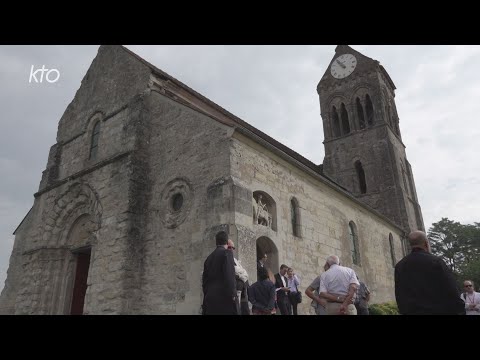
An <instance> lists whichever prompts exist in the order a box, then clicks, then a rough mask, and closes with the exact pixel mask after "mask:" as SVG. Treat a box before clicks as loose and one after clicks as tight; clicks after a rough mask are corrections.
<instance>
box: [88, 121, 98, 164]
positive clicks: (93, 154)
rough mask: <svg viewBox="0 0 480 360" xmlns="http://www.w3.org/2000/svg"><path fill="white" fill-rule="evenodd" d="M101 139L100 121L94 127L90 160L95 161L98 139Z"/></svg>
mask: <svg viewBox="0 0 480 360" xmlns="http://www.w3.org/2000/svg"><path fill="white" fill-rule="evenodd" d="M99 137H100V121H97V123H96V124H95V126H94V127H93V132H92V142H91V144H90V157H89V159H91V160H95V159H96V158H97V152H98V138H99Z"/></svg>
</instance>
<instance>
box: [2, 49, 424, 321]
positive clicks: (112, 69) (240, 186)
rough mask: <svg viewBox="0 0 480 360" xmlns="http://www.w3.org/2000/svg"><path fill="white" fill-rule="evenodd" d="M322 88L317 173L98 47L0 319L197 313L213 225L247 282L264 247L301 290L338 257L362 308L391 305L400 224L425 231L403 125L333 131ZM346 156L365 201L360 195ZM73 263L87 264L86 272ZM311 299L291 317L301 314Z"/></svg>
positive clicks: (204, 102)
mask: <svg viewBox="0 0 480 360" xmlns="http://www.w3.org/2000/svg"><path fill="white" fill-rule="evenodd" d="M342 49H343V50H345V48H341V50H342ZM337 50H338V48H337ZM346 51H351V52H353V51H354V50H353V49H350V48H348V49H346ZM355 54H357V53H356V52H355ZM360 55H361V54H360ZM360 55H358V56H360ZM356 56H357V55H356ZM362 56H363V55H362ZM367 59H368V58H367ZM358 71H359V72H362V71H363V70H362V68H359V69H358ZM369 71H370V70H369ZM366 72H367V75H364V76H365V79H367V78H369V77H372V76H374V75H373V74H371V73H369V72H368V71H366ZM368 74H369V75H368ZM362 76H363V75H362ZM377 76H378V75H377ZM352 79H354V78H352ZM322 81H324V80H322ZM322 81H321V85H320V87H319V89H320V90H319V92H320V96H321V97H320V99H321V108H322V117H323V119H324V128H325V148H326V158H325V163H324V166H323V168H322V166H318V165H316V164H313V163H311V162H309V161H308V160H307V159H305V158H303V157H302V156H300V155H299V154H297V153H295V152H293V151H292V150H290V149H288V148H287V147H285V146H284V145H282V144H280V143H278V142H277V141H275V140H274V139H272V138H270V137H269V136H268V135H266V134H264V133H262V132H260V131H259V130H258V129H255V128H254V127H252V126H251V125H249V124H248V123H246V122H244V121H243V120H241V119H239V118H237V117H236V116H234V115H233V114H231V113H229V112H228V111H226V110H224V109H223V108H221V107H220V106H218V105H216V104H214V103H213V102H211V101H210V100H208V99H206V98H205V97H203V96H202V95H200V94H198V93H197V92H195V91H194V90H192V89H190V88H189V87H188V86H186V85H184V84H183V83H181V82H180V81H178V80H176V79H175V78H173V77H171V76H170V75H168V74H166V73H164V72H163V71H161V70H159V69H157V68H155V67H154V66H153V65H151V64H149V63H147V62H146V61H144V60H143V59H141V58H139V57H138V56H137V55H135V54H133V53H132V52H130V51H129V50H127V49H125V48H123V47H122V46H101V47H100V48H99V51H98V55H97V57H96V58H95V59H94V60H93V62H92V65H91V66H90V68H89V70H88V72H87V74H86V75H85V77H84V79H83V80H82V84H81V86H80V88H79V90H78V91H77V93H76V95H75V97H74V99H73V101H72V102H71V103H70V105H69V106H68V107H67V109H66V110H65V113H64V114H63V116H62V118H61V119H60V122H59V127H58V135H57V142H56V144H54V145H53V146H52V148H51V150H50V154H49V158H48V162H47V166H46V170H45V171H44V173H43V176H42V180H41V183H40V186H39V190H38V192H37V193H36V194H35V200H34V204H33V207H32V209H31V210H30V211H29V213H28V214H27V216H26V217H25V219H24V220H23V221H22V222H21V224H20V225H19V227H18V228H17V230H16V232H15V243H14V248H13V251H12V254H11V257H10V266H9V269H8V274H7V280H6V281H5V287H4V289H3V291H2V293H1V295H0V313H3V314H70V313H71V312H72V311H73V310H72V309H73V307H74V305H73V304H75V303H76V304H80V306H82V308H83V313H84V314H198V313H199V309H200V304H201V301H202V291H201V272H202V270H203V262H204V260H205V258H206V257H207V256H208V254H209V253H210V252H211V251H212V250H213V248H214V236H215V234H216V232H218V231H219V230H222V229H223V230H226V231H228V232H229V234H230V236H231V237H232V239H233V240H234V241H235V242H236V244H237V250H236V251H237V254H236V255H237V257H238V258H239V259H240V260H241V261H242V264H243V265H244V267H245V268H246V269H247V271H248V273H249V274H250V278H251V279H250V282H251V283H253V282H254V281H256V260H257V256H258V253H259V252H267V253H268V254H269V263H268V265H269V266H270V267H271V270H272V271H273V272H275V273H276V272H278V266H279V265H280V264H282V263H285V264H287V265H289V266H292V267H294V268H295V270H296V273H297V274H298V275H299V276H300V278H301V280H302V284H301V286H300V291H302V292H303V291H305V288H306V287H307V286H308V285H309V284H310V282H311V281H312V280H313V279H314V278H315V277H316V276H318V275H319V274H320V273H321V272H322V271H323V270H322V267H323V264H324V262H325V259H326V257H327V256H328V255H331V254H336V255H338V256H340V259H341V261H342V262H343V264H345V265H347V266H351V267H352V268H354V269H355V271H356V272H357V273H358V275H359V276H360V278H362V280H363V281H365V282H366V283H367V284H368V286H369V288H370V289H371V290H372V300H373V302H384V301H392V300H394V292H393V287H394V283H393V263H392V254H394V258H395V259H396V260H397V261H398V260H400V258H401V257H402V256H403V255H404V252H405V246H404V241H403V239H404V237H405V233H406V231H408V230H409V229H411V228H414V227H420V224H421V225H422V226H423V223H422V222H421V212H420V210H419V205H418V200H417V197H416V193H415V187H414V183H413V175H412V170H411V167H410V164H409V163H408V162H407V161H406V158H405V151H404V147H403V144H402V143H401V138H400V133H399V128H398V121H397V120H394V121H397V126H396V125H395V122H393V125H391V124H392V123H390V126H393V130H392V129H390V128H387V127H386V126H384V125H382V123H381V122H379V123H378V124H376V125H375V127H372V128H369V129H368V130H364V131H363V132H362V131H357V132H352V134H350V135H349V136H347V137H345V138H339V139H336V138H334V137H333V136H331V135H330V134H331V133H332V132H331V130H330V128H329V126H330V125H329V121H330V120H329V115H328V114H327V113H328V111H327V110H326V109H327V108H328V104H329V101H330V100H331V99H332V96H333V95H331V94H330V93H329V92H331V93H332V94H334V93H335V94H337V93H339V92H341V91H345V92H347V90H345V89H344V88H342V86H337V85H332V84H330V85H329V84H326V85H325V87H322V86H323V82H322ZM355 81H358V82H359V83H361V81H360V80H355ZM325 82H326V83H328V81H325ZM367 82H368V81H367ZM332 86H333V88H332ZM349 86H350V85H349ZM348 89H350V88H348ZM348 91H350V90H348ZM389 91H390V93H389V94H391V93H392V90H389ZM372 94H378V91H377V92H372ZM328 99H330V100H328ZM372 99H374V109H375V111H376V112H375V116H376V118H377V119H381V118H382V114H381V110H379V107H380V103H379V101H380V100H378V99H377V98H375V95H372ZM390 106H392V105H390ZM390 108H391V107H390ZM349 111H353V110H351V109H350V110H349ZM392 111H393V110H392ZM392 113H393V112H392ZM352 114H353V112H352ZM351 118H352V119H353V118H354V116H353V115H352V116H351ZM98 124H99V125H98ZM352 128H355V125H354V122H353V120H352ZM95 129H97V130H98V129H99V132H98V138H97V140H95V141H98V151H97V154H96V156H93V157H92V155H91V154H92V150H91V149H92V146H93V145H92V144H94V140H93V139H94V137H95V136H97V135H95V134H94V132H95V131H97V130H95ZM367 148H370V149H371V150H369V151H370V153H367ZM355 154H357V155H355ZM355 156H358V158H359V159H361V160H362V163H363V164H364V166H365V172H366V176H367V185H368V188H369V189H371V192H367V193H366V194H360V193H359V192H358V191H357V190H356V189H357V188H356V187H355V186H357V185H355V176H352V174H353V172H352V167H351V164H352V160H353V161H355ZM400 159H403V160H404V161H403V160H402V163H400V161H399V160H400ZM382 164H383V165H382ZM380 168H382V169H384V168H385V169H386V171H384V173H382V172H380V171H379V169H380ZM322 169H323V171H324V172H325V174H327V175H328V176H326V175H325V174H324V173H323V171H322ZM402 172H404V173H405V174H406V176H407V179H408V180H407V181H404V180H403V177H402V176H403V175H402V174H403V173H402ZM405 186H407V187H408V189H407V188H405ZM259 199H262V200H261V201H259ZM387 200H388V201H391V204H392V205H391V206H387V205H386V204H387V203H388V201H387ZM262 201H263V202H264V205H265V210H264V212H263V213H262V212H258V213H259V214H263V218H264V220H263V221H264V222H261V221H260V222H259V219H258V217H257V216H256V213H257V211H259V210H258V208H259V206H260V205H259V204H262ZM292 204H294V205H292ZM292 206H294V207H295V209H294V210H292V209H293V208H292ZM415 209H417V210H415ZM415 212H417V213H418V214H417V216H415V215H411V214H412V213H413V214H415ZM293 214H295V217H294V218H295V219H296V220H295V221H296V223H295V224H294V222H292V217H293V216H294V215H293ZM294 228H295V229H294ZM349 229H355V244H356V251H357V252H358V260H357V264H354V263H353V261H352V251H353V250H352V242H351V239H352V236H351V235H350V233H349ZM294 233H295V235H294ZM389 236H392V237H393V244H394V246H393V249H392V248H391V247H390V243H389ZM79 254H89V256H90V258H89V259H90V260H89V263H87V265H88V266H87V267H86V268H85V270H81V269H82V267H81V265H80V257H79ZM82 271H84V273H82ZM82 274H83V275H82ZM81 275H82V276H85V279H86V281H85V284H83V285H84V286H85V288H86V290H84V291H83V292H82V291H81V290H79V289H81V288H82V286H83V285H82V284H80V282H79V281H80V280H79V279H80V277H81ZM79 284H80V285H79ZM81 285H82V286H81ZM79 294H80V295H79ZM307 300H308V299H306V300H305V301H304V302H303V303H302V304H301V306H300V307H299V312H300V314H308V313H311V312H312V308H311V307H310V305H309V304H310V301H307ZM79 301H80V302H79Z"/></svg>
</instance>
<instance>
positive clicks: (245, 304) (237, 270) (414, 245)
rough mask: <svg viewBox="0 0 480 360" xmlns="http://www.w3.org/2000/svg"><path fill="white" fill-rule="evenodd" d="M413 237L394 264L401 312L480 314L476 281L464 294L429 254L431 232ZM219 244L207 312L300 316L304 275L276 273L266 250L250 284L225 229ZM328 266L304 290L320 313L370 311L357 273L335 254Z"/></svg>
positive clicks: (208, 278)
mask: <svg viewBox="0 0 480 360" xmlns="http://www.w3.org/2000/svg"><path fill="white" fill-rule="evenodd" d="M408 240H409V243H410V247H411V249H412V252H411V253H410V254H409V255H407V256H405V257H404V258H403V259H402V260H401V261H399V262H398V263H397V264H396V266H395V298H396V301H397V305H398V309H399V312H400V314H405V315H417V314H431V315H435V314H438V315H450V314H451V315H453V314H467V315H480V293H478V292H475V289H474V283H473V281H471V280H466V281H465V282H464V291H463V292H462V293H461V294H460V292H459V291H458V289H457V286H456V282H455V278H454V276H453V273H452V272H451V270H450V269H449V268H448V266H447V265H446V264H445V262H444V261H443V260H442V259H441V258H440V257H437V256H435V255H433V254H431V253H430V243H429V241H428V238H427V236H426V234H425V233H424V232H422V231H414V232H412V233H410V234H409V236H408ZM216 244H217V247H216V249H215V250H214V251H213V252H212V253H211V254H210V255H209V256H208V257H207V259H206V260H205V264H204V271H203V275H202V289H203V294H204V300H203V304H202V313H203V314H205V315H213V314H218V315H220V314H224V315H229V314H230V315H250V314H253V315H272V314H278V313H280V314H281V315H292V314H294V315H297V314H298V310H297V306H298V304H299V303H300V302H301V301H302V300H301V296H302V294H301V293H300V292H299V290H298V286H299V285H300V279H299V278H298V276H297V275H296V274H295V272H294V270H293V269H292V268H291V267H288V266H287V265H284V264H282V265H281V266H280V271H279V272H278V273H277V274H275V275H273V274H272V272H271V271H270V270H269V269H268V267H267V265H266V260H267V254H262V258H261V259H259V260H258V262H257V282H255V283H254V284H252V285H249V282H248V274H247V272H246V271H245V269H244V268H243V267H242V265H241V264H240V261H238V260H237V259H235V257H234V254H233V251H234V250H235V246H234V244H233V241H232V240H230V239H229V238H228V235H227V233H226V232H224V231H221V232H219V233H218V234H217V235H216ZM324 270H325V271H324V272H323V273H322V274H321V275H319V276H318V277H317V278H315V280H313V282H312V283H311V284H310V285H309V286H308V288H307V289H306V291H305V294H306V295H307V296H308V297H309V298H310V299H312V303H311V305H312V306H313V307H314V308H315V313H316V314H317V315H368V314H369V312H368V302H369V300H370V290H369V289H368V287H367V286H366V285H365V284H364V283H363V282H361V281H360V280H359V278H358V276H357V274H356V273H355V271H354V270H353V269H351V268H349V267H345V266H342V265H340V259H339V258H338V256H336V255H331V256H329V257H328V258H327V260H326V262H325V265H324ZM249 302H250V303H251V304H252V307H251V310H250V307H249Z"/></svg>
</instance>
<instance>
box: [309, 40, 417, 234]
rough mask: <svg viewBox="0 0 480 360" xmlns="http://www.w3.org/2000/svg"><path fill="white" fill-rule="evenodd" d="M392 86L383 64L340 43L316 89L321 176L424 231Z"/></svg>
mask: <svg viewBox="0 0 480 360" xmlns="http://www.w3.org/2000/svg"><path fill="white" fill-rule="evenodd" d="M395 89H396V88H395V85H394V83H393V81H392V79H391V78H390V76H389V75H388V73H387V72H386V70H385V69H384V67H383V66H382V65H380V63H379V62H378V61H376V60H373V59H370V58H368V57H366V56H364V55H362V54H360V53H359V52H358V51H355V50H354V49H352V48H351V47H349V46H346V45H339V46H337V47H336V49H335V55H334V57H333V59H332V61H331V62H330V65H329V66H328V69H327V71H326V72H325V74H324V75H323V77H322V79H321V80H320V82H319V84H318V86H317V92H318V95H319V97H320V109H321V116H322V119H323V132H324V135H325V140H324V142H323V143H324V146H325V159H324V162H323V172H324V174H325V175H326V176H328V177H329V178H331V179H332V180H334V181H335V182H336V183H337V184H339V185H341V186H343V187H344V188H346V189H347V190H348V191H350V192H351V193H352V194H353V195H354V196H355V197H357V198H358V199H360V200H361V201H363V202H365V203H366V204H368V205H370V206H371V207H372V208H374V209H375V210H377V211H378V212H380V213H381V214H383V215H384V216H386V217H388V218H389V219H391V220H392V221H393V222H395V223H396V224H397V225H399V226H400V227H402V228H403V229H404V230H405V231H406V232H409V231H411V230H417V229H418V230H424V225H423V218H422V212H421V209H420V205H419V203H418V198H417V193H416V189H415V182H414V180H413V173H412V168H411V166H410V163H409V162H408V160H407V156H406V152H405V145H404V144H403V142H402V135H401V133H400V126H399V118H398V114H397V110H396V107H395Z"/></svg>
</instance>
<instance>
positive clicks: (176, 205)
mask: <svg viewBox="0 0 480 360" xmlns="http://www.w3.org/2000/svg"><path fill="white" fill-rule="evenodd" d="M182 206H183V195H182V194H180V193H178V194H175V195H173V197H172V209H173V211H179V210H180V209H181V208H182Z"/></svg>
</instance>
